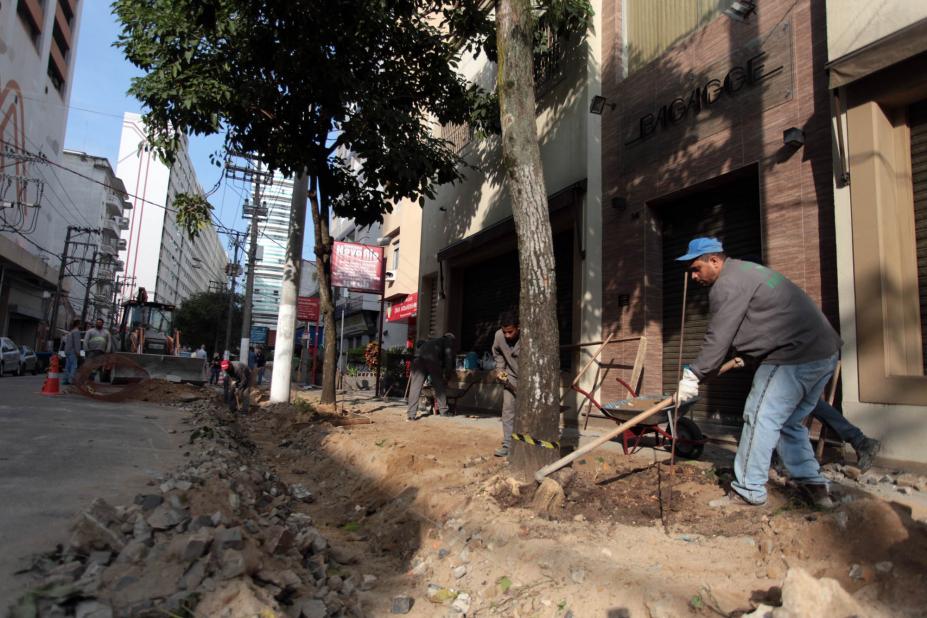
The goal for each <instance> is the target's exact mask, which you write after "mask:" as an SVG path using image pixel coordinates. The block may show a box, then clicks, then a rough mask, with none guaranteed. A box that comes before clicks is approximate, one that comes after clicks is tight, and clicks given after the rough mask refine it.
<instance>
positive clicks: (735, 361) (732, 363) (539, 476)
mask: <svg viewBox="0 0 927 618" xmlns="http://www.w3.org/2000/svg"><path fill="white" fill-rule="evenodd" d="M743 366H744V361H743V359H741V358H732V359H731V360H729V361H728V362H726V363H724V364H723V365H721V369H719V370H718V375H721V374H723V373H727V372H728V371H730V370H731V369H734V368H735V367H737V368H739V367H743ZM675 397H676V395H675V394H673V395H670V396H669V397H667V398H666V399H664V400H663V401H661V402H659V403H657V404H654V405H652V406H651V407H649V408H647V409H646V410H644V411H643V412H641V413H640V414H638V415H637V416H635V417H634V418H632V419H631V420H629V421H626V422H624V423H622V424H620V425H618V427H616V428H615V429H613V430H612V431H610V432H608V433H607V434H605V435H604V436H600V437H599V438H596V439H595V440H593V441H592V442H590V443H589V444H587V445H585V446H583V447H581V448H578V449H576V450H575V451H573V452H572V453H570V454H569V455H567V456H566V457H562V458H560V459H558V460H557V461H555V462H554V463H552V464H548V465H546V466H544V467H543V468H541V469H540V470H538V471H537V472H535V473H534V480H535V481H537V482H538V483H540V482H541V481H543V480H544V477H546V476H547V475H549V474H551V473H553V472H556V471H557V470H559V469H560V468H562V467H564V466H566V465H567V464H569V463H572V462H574V461H576V460H577V459H579V458H580V457H582V456H583V455H585V454H586V453H588V452H589V451H591V450H593V449H596V448H598V447H600V446H602V445H603V444H605V443H606V442H610V441H611V440H612V439H614V438H616V437H618V436H620V435H621V434H622V433H624V432H625V431H627V430H628V429H630V428H631V427H634V426H635V425H637V424H639V423H641V422H642V421H645V420H647V419H648V418H650V417H651V416H653V415H654V414H657V413H658V412H660V411H662V410H663V409H664V408H666V406H669V405H671V404H672V403H673V400H674V399H675Z"/></svg>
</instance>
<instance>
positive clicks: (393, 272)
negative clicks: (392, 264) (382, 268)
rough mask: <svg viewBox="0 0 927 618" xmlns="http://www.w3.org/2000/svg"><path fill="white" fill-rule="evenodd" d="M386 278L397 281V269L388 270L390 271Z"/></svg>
mask: <svg viewBox="0 0 927 618" xmlns="http://www.w3.org/2000/svg"><path fill="white" fill-rule="evenodd" d="M386 280H387V281H395V280H396V271H395V270H388V271H386Z"/></svg>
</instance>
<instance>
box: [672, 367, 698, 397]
mask: <svg viewBox="0 0 927 618" xmlns="http://www.w3.org/2000/svg"><path fill="white" fill-rule="evenodd" d="M696 399H698V378H697V377H695V374H694V373H692V370H691V369H689V368H688V367H686V368H685V369H684V370H683V372H682V379H681V380H680V381H679V389H678V390H677V391H676V403H677V404H679V405H683V404H687V403H691V402H693V401H695V400H696Z"/></svg>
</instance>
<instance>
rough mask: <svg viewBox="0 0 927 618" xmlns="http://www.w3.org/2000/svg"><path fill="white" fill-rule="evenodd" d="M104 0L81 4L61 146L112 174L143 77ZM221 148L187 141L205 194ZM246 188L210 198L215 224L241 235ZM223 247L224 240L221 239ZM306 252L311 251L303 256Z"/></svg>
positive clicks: (204, 140) (233, 185) (231, 184)
mask: <svg viewBox="0 0 927 618" xmlns="http://www.w3.org/2000/svg"><path fill="white" fill-rule="evenodd" d="M109 5H110V3H109V2H108V1H104V0H91V1H89V2H84V3H83V13H82V15H81V23H80V31H79V32H78V40H77V51H76V53H77V56H76V61H75V67H74V81H73V85H72V88H71V101H70V109H69V112H68V126H67V133H66V135H65V140H64V143H65V147H66V148H69V149H72V150H79V151H83V152H86V153H88V154H93V155H97V156H103V157H106V158H107V159H109V162H110V164H111V165H112V166H113V169H114V170H115V169H116V164H117V157H118V154H119V135H120V132H121V130H122V114H123V112H137V113H141V112H142V111H143V109H142V106H141V104H140V103H139V102H138V101H137V100H136V99H135V98H134V97H131V96H129V95H127V94H126V92H127V91H128V89H129V85H130V80H131V79H132V78H133V77H135V76H138V75H141V71H139V70H138V69H137V68H136V67H135V66H133V65H132V64H131V63H130V62H129V61H127V60H126V59H125V58H124V57H123V55H122V52H121V51H120V50H119V49H117V48H115V47H113V46H112V44H113V42H114V41H115V40H116V38H117V36H118V34H119V26H118V23H117V21H116V18H115V17H114V16H113V15H112V13H111V12H110V8H109ZM221 148H222V136H218V135H214V136H209V137H201V136H200V137H191V138H190V158H191V159H192V161H193V166H194V169H195V170H196V175H197V178H198V179H199V182H200V185H201V186H202V187H203V189H204V190H205V191H209V190H210V189H211V188H212V187H213V186H214V185H215V184H216V182H217V181H218V180H219V179H220V178H221V176H222V170H221V168H218V167H216V166H215V165H213V164H212V163H211V162H210V161H209V155H210V154H211V153H215V152H218V151H219V150H220V149H221ZM248 191H249V188H248V187H247V186H245V185H244V184H243V183H242V182H241V181H231V180H228V179H226V180H224V181H223V182H222V186H221V187H220V188H219V190H218V191H216V193H215V194H213V195H212V196H211V197H210V201H211V202H212V204H213V206H214V207H215V213H216V215H217V216H218V218H219V220H220V221H221V222H222V223H223V224H224V225H226V226H228V227H230V228H233V229H238V230H244V229H245V228H246V226H247V222H246V221H244V220H243V219H242V218H241V203H242V202H243V201H244V198H245V196H246V195H247V194H248ZM310 238H311V235H310V234H307V235H306V240H307V242H306V244H305V245H304V246H303V257H304V258H306V259H312V257H311V247H312V244H311V242H310ZM220 240H221V241H222V243H223V245H227V239H226V238H225V237H224V236H220ZM307 250H308V251H309V252H308V253H307Z"/></svg>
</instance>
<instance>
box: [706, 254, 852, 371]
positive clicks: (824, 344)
mask: <svg viewBox="0 0 927 618" xmlns="http://www.w3.org/2000/svg"><path fill="white" fill-rule="evenodd" d="M709 302H710V305H711V322H710V323H709V325H708V332H707V333H706V334H705V340H704V342H703V343H702V350H701V352H699V355H698V358H696V359H695V362H694V363H692V365H691V366H690V369H691V370H692V372H693V373H694V374H695V375H696V376H697V377H698V379H699V380H702V379H704V378H705V376H707V375H709V374H711V373H713V372H715V371H716V370H717V369H718V368H719V367H720V366H721V363H722V362H724V359H725V358H726V357H727V354H728V352H729V351H730V350H731V349H732V348H733V349H734V350H735V351H736V353H737V354H738V355H742V356H747V357H749V358H752V359H755V360H758V361H760V362H761V363H773V364H780V365H795V364H799V363H807V362H811V361H816V360H821V359H824V358H827V357H829V356H831V355H833V354H835V353H837V352H839V351H840V346H841V345H842V343H843V342H842V341H841V340H840V336H839V335H838V334H837V333H836V331H834V329H833V327H832V326H831V325H830V323H829V322H828V321H827V318H825V317H824V314H823V313H821V310H820V309H819V308H818V306H817V305H815V304H814V302H813V301H812V300H811V299H810V298H808V295H807V294H805V293H804V292H803V291H802V289H801V288H799V287H798V286H797V285H795V284H794V283H792V282H791V281H789V280H788V279H786V278H785V276H783V275H781V274H780V273H777V272H776V271H774V270H771V269H769V268H766V267H765V266H761V265H759V264H754V263H753V262H744V261H742V260H735V259H730V258H729V259H727V260H725V262H724V267H723V268H722V269H721V273H720V274H719V275H718V279H717V281H715V283H714V285H713V286H712V288H711V292H710V293H709Z"/></svg>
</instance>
